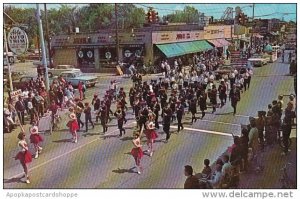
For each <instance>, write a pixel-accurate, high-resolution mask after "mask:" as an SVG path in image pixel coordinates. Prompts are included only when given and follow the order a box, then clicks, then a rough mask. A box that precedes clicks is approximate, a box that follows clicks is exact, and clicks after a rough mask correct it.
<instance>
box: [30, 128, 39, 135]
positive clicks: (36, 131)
mask: <svg viewBox="0 0 300 199" xmlns="http://www.w3.org/2000/svg"><path fill="white" fill-rule="evenodd" d="M38 132H39V129H38V127H37V126H33V127H32V128H30V133H31V134H37V133H38Z"/></svg>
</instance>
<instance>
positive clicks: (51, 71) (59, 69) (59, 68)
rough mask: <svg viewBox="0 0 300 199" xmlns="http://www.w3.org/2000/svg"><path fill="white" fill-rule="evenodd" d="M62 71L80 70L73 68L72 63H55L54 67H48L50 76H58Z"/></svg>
mask: <svg viewBox="0 0 300 199" xmlns="http://www.w3.org/2000/svg"><path fill="white" fill-rule="evenodd" d="M63 72H77V73H78V72H81V71H80V69H79V68H75V67H74V66H73V65H57V66H56V67H54V68H49V69H48V74H49V75H50V76H59V75H60V74H61V73H63Z"/></svg>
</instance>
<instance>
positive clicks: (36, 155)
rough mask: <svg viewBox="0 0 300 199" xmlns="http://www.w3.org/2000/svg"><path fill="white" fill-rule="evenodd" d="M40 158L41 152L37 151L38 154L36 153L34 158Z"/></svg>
mask: <svg viewBox="0 0 300 199" xmlns="http://www.w3.org/2000/svg"><path fill="white" fill-rule="evenodd" d="M38 157H39V152H38V151H37V152H36V153H35V156H34V158H35V159H37V158H38Z"/></svg>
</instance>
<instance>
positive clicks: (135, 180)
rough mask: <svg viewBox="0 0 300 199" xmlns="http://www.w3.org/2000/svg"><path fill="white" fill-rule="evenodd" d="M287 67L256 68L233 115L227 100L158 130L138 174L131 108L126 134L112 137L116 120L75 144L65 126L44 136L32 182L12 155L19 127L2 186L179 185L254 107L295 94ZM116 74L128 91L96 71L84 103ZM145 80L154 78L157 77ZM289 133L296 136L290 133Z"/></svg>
mask: <svg viewBox="0 0 300 199" xmlns="http://www.w3.org/2000/svg"><path fill="white" fill-rule="evenodd" d="M23 67H24V66H22V67H21V66H20V67H19V66H18V65H17V66H15V69H16V68H18V69H17V70H24V69H21V68H23ZM28 68H33V67H32V66H28ZM32 70H34V69H32ZM26 71H28V70H26ZM288 71H289V65H288V64H282V63H273V64H268V65H266V66H263V67H261V68H255V69H254V77H253V78H252V80H251V85H250V90H247V91H246V92H244V93H243V94H242V99H241V101H240V102H239V104H238V108H237V115H236V116H233V115H232V111H233V110H232V108H231V106H230V102H227V104H226V105H225V106H224V107H223V108H222V109H217V112H216V113H215V114H209V113H208V114H207V115H206V116H205V118H204V119H203V120H202V121H201V120H197V122H196V123H194V124H192V125H191V124H190V119H191V118H190V117H191V115H186V117H185V123H184V126H185V127H186V128H185V130H184V131H182V132H180V133H176V130H177V129H176V123H174V124H172V127H171V131H173V133H172V135H171V139H170V140H169V142H168V143H167V144H165V143H164V142H162V141H163V140H164V139H165V134H164V133H163V131H162V128H160V130H158V133H159V138H158V139H157V141H156V143H155V144H154V149H155V152H154V155H153V156H152V157H149V156H147V155H145V156H144V157H143V158H142V166H143V172H142V175H138V174H137V173H136V170H135V168H133V167H134V160H133V158H132V156H131V155H130V151H131V148H132V143H131V139H132V138H131V136H132V133H133V129H134V127H135V123H134V122H135V121H134V119H133V115H132V114H131V109H130V110H129V112H130V113H127V115H128V117H129V118H130V120H129V121H128V122H127V124H126V135H125V136H123V137H122V138H118V137H117V135H118V134H119V132H118V129H117V126H116V120H115V119H114V120H113V121H112V122H110V123H109V129H108V132H107V133H106V135H103V134H100V132H102V128H101V126H100V125H96V127H95V129H94V130H89V133H88V134H87V135H84V133H83V132H80V133H79V136H80V137H79V141H78V143H77V144H73V143H71V142H69V140H68V139H70V138H71V135H70V134H69V133H68V131H67V129H65V130H61V131H57V132H54V133H53V134H52V135H44V137H45V141H44V143H43V148H44V150H43V153H42V154H41V156H40V157H39V158H38V159H37V160H35V159H34V160H33V162H32V163H31V164H30V165H29V168H30V176H31V184H25V183H24V178H23V179H21V177H22V173H23V172H22V171H23V170H22V167H21V165H20V164H19V162H18V161H15V160H14V159H13V157H14V156H15V155H16V153H17V152H18V148H17V138H16V136H17V134H18V131H14V132H13V133H11V134H5V135H4V188H182V187H183V184H184V181H185V176H184V174H183V167H184V166H185V165H187V164H189V165H192V166H193V167H194V170H195V172H200V171H201V170H202V168H203V160H204V159H205V158H209V159H210V160H211V161H212V162H213V161H214V160H216V159H217V158H218V157H219V156H220V155H221V154H222V153H223V152H224V151H225V150H226V149H227V147H228V146H230V145H231V144H232V142H233V140H232V137H231V133H234V134H237V135H239V132H240V124H241V123H242V124H246V123H248V117H249V116H256V114H257V111H258V110H266V109H267V105H268V104H269V103H271V101H272V100H273V99H276V98H277V96H278V95H279V94H283V95H284V96H285V97H284V102H285V104H286V103H287V102H288V96H286V95H289V94H290V93H294V92H293V78H292V77H291V76H287V75H286V74H288ZM115 78H116V79H117V80H118V81H119V82H121V83H120V85H122V86H123V87H124V88H125V90H127V91H128V90H129V87H130V86H131V81H130V80H129V79H127V78H122V77H117V76H108V75H101V77H99V83H98V84H97V85H96V87H95V88H91V89H88V91H87V98H88V101H91V98H92V96H93V94H94V93H98V94H101V95H103V93H104V89H106V88H108V85H109V82H110V80H111V79H115ZM145 78H146V79H150V78H153V79H154V78H157V75H152V76H150V77H149V76H148V77H145ZM208 111H211V110H210V109H208ZM198 115H199V114H198ZM199 116H200V115H199ZM292 136H293V137H295V132H294V131H293V133H292ZM142 140H143V142H144V146H145V147H144V148H143V149H144V150H147V147H146V143H145V141H146V138H145V137H143V139H142ZM295 172H296V171H295ZM252 188H255V187H252Z"/></svg>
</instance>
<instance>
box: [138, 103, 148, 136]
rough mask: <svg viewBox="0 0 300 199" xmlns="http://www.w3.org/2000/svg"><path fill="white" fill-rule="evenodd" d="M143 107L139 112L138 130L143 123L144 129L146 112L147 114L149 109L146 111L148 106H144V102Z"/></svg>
mask: <svg viewBox="0 0 300 199" xmlns="http://www.w3.org/2000/svg"><path fill="white" fill-rule="evenodd" d="M143 106H144V108H143V109H142V110H141V113H140V124H141V125H140V131H141V128H142V125H144V129H146V122H147V119H148V114H149V111H148V108H147V107H146V106H145V104H143Z"/></svg>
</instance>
